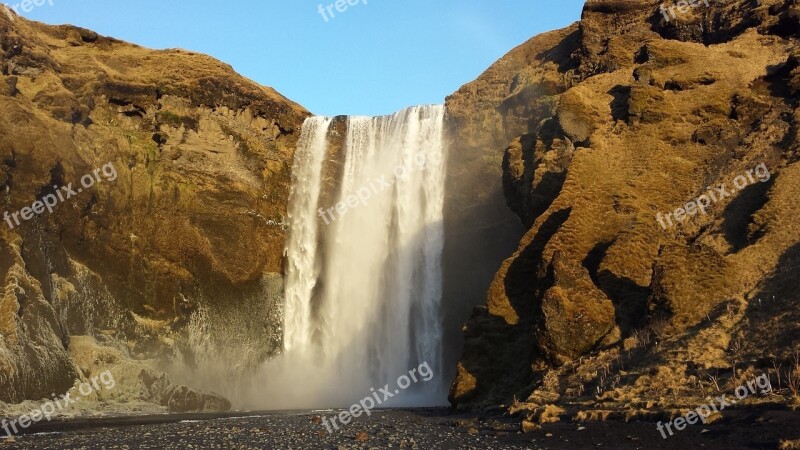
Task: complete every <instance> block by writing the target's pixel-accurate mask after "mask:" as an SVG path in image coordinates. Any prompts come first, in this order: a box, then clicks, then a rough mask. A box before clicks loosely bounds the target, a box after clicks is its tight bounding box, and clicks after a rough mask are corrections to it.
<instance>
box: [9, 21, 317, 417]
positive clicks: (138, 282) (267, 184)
mask: <svg viewBox="0 0 800 450" xmlns="http://www.w3.org/2000/svg"><path fill="white" fill-rule="evenodd" d="M0 49H2V52H1V53H0V67H1V68H2V75H0V110H2V111H3V112H2V114H0V202H1V203H2V210H3V211H7V212H9V213H14V212H18V211H24V210H23V208H26V207H28V208H29V207H31V206H32V205H33V206H35V204H34V202H35V201H36V200H39V199H42V198H43V197H45V196H47V195H50V194H54V195H55V194H58V193H62V194H63V193H65V192H66V191H62V190H61V187H62V186H71V187H72V189H73V190H77V188H81V190H77V192H76V193H75V194H74V195H72V196H71V197H70V198H64V199H63V201H59V202H58V204H57V205H56V206H55V207H54V208H53V211H52V212H49V211H47V210H45V211H44V212H43V213H42V214H38V215H35V217H33V218H32V219H30V220H22V221H21V223H18V224H17V223H15V220H16V219H14V218H11V219H9V220H6V218H5V217H4V218H3V219H4V221H3V223H2V224H0V276H2V277H3V278H2V285H3V288H2V292H3V294H2V295H0V380H2V386H3V389H2V390H0V401H5V402H18V401H21V400H23V399H37V398H44V397H49V396H50V394H51V393H52V392H54V390H55V391H56V392H64V391H65V390H66V389H67V388H69V386H72V384H73V382H74V380H75V379H76V378H81V377H84V376H88V375H87V374H86V373H84V372H85V371H86V370H88V369H85V365H81V364H78V363H77V362H76V361H75V360H74V358H73V357H74V355H71V354H70V351H71V350H72V345H71V343H70V341H71V339H75V337H76V336H77V337H79V338H80V339H84V340H85V339H90V340H95V339H96V340H97V341H98V342H99V344H98V345H100V347H113V348H116V349H117V350H116V351H117V352H118V353H115V358H114V359H115V361H118V360H120V359H123V358H124V359H129V360H130V363H131V364H133V363H134V361H143V360H148V359H152V360H153V361H151V362H153V364H152V365H151V366H150V367H151V369H152V368H153V367H156V368H158V369H157V370H156V369H152V370H156V372H151V371H150V372H147V375H146V377H145V375H144V372H143V375H141V376H138V375H137V376H136V377H133V378H135V379H136V380H139V381H135V383H142V382H143V381H141V380H140V378H141V377H145V378H153V377H155V378H157V379H162V378H160V377H161V376H162V375H159V374H158V373H160V372H158V370H164V371H168V372H170V373H171V374H172V378H173V379H175V381H176V382H182V381H186V382H188V381H187V380H190V381H194V382H195V383H199V384H200V386H194V387H201V388H206V389H210V390H215V391H218V392H219V391H224V390H225V389H226V388H225V383H227V382H229V381H230V380H231V379H234V378H235V376H236V373H239V372H241V371H243V370H246V369H247V367H248V364H256V363H258V362H259V361H262V360H263V359H264V358H265V357H266V356H267V355H269V354H272V353H273V352H274V351H275V350H276V348H277V346H278V344H279V341H280V336H281V332H280V328H281V327H280V320H281V311H280V307H281V305H282V302H281V298H282V283H283V282H282V275H281V272H282V258H283V255H282V253H283V248H284V241H285V234H286V221H285V216H286V205H287V199H288V191H289V186H290V171H291V163H292V158H293V152H294V148H295V143H296V141H297V139H298V137H299V131H300V127H301V124H302V122H303V120H304V118H305V117H307V116H308V115H309V113H308V112H307V111H306V110H305V109H304V108H302V107H300V106H298V105H297V104H295V103H293V102H291V101H289V100H287V99H286V98H284V97H283V96H281V95H280V94H278V93H277V92H275V91H274V90H272V89H270V88H266V87H263V86H259V85H257V84H255V83H253V82H251V81H249V80H247V79H245V78H243V77H241V76H239V75H238V74H236V73H235V72H234V71H233V69H232V68H231V67H230V66H227V65H224V64H222V63H220V62H218V61H216V60H214V59H212V58H210V57H208V56H205V55H200V54H196V53H192V52H188V51H183V50H163V51H153V50H148V49H144V48H141V47H138V46H135V45H130V44H127V43H123V42H120V41H117V40H114V39H111V38H107V37H102V36H99V35H97V34H96V33H94V32H91V31H88V30H85V29H81V28H77V27H72V26H46V25H42V24H38V23H33V22H30V21H27V20H24V19H22V18H17V19H16V20H13V21H12V20H10V19H9V17H7V16H6V15H5V14H0ZM87 174H89V177H90V178H91V177H92V176H94V177H95V182H93V183H92V184H94V186H92V187H91V188H87V187H86V186H85V185H82V184H81V180H82V179H83V178H82V177H84V176H85V175H87ZM67 196H69V195H64V197H67ZM33 209H34V210H35V209H36V208H35V207H34V208H33ZM25 215H26V213H23V214H22V216H21V217H22V218H25ZM27 215H28V216H30V215H31V214H30V211H29V210H28V211H27ZM19 217H20V216H17V218H19ZM270 301H271V302H272V303H271V304H270V303H269V302H270ZM101 353H102V352H101ZM89 359H91V358H90V357H89ZM120 364H121V363H120ZM82 367H84V368H83V369H82ZM98 370H102V368H99V369H98ZM215 370H216V371H217V372H215ZM112 371H113V369H112ZM194 371H196V372H197V373H198V374H199V373H202V374H203V377H200V376H197V375H193V376H189V375H190V373H191V372H194ZM181 374H185V375H186V377H185V378H186V380H181ZM163 379H166V378H163ZM159 386H160V387H159V391H158V393H153V394H152V395H150V394H147V395H144V397H147V398H146V399H147V400H152V401H154V402H156V403H159V402H161V403H163V404H164V405H165V406H167V405H168V406H169V407H170V408H171V409H173V410H192V409H214V408H223V409H224V408H225V407H226V406H225V405H226V402H225V401H224V399H217V400H214V399H215V398H217V397H214V396H210V397H207V398H206V397H203V395H205V394H199V393H197V392H195V391H193V390H192V389H189V388H186V387H181V386H177V385H171V384H170V383H168V382H164V383H161V384H160V385H159Z"/></svg>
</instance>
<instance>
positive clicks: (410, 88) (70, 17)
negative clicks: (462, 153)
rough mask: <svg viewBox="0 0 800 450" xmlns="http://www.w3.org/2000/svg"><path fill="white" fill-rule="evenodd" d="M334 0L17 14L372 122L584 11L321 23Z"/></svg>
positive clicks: (368, 17)
mask: <svg viewBox="0 0 800 450" xmlns="http://www.w3.org/2000/svg"><path fill="white" fill-rule="evenodd" d="M2 1H3V2H4V3H7V4H10V5H14V4H16V3H17V2H21V1H22V0H2ZM40 1H41V0H40ZM334 1H335V0H282V1H278V0H238V1H237V0H229V1H221V0H213V1H212V0H192V1H189V0H183V1H166V0H160V1H156V0H136V1H120V0H44V4H43V5H42V6H37V7H33V9H32V10H31V11H28V12H25V11H22V10H21V9H19V12H20V14H21V15H23V16H25V17H27V18H29V19H33V20H38V21H42V22H45V23H50V24H63V23H70V24H73V25H78V26H81V27H84V28H89V29H92V30H95V31H97V32H98V33H100V34H103V35H106V36H113V37H116V38H119V39H122V40H125V41H129V42H133V43H136V44H139V45H143V46H145V47H149V48H157V49H162V48H183V49H187V50H193V51H197V52H202V53H206V54H209V55H211V56H214V57H215V58H217V59H220V60H222V61H224V62H226V63H228V64H230V65H232V66H233V67H234V69H236V70H237V71H238V72H239V73H241V74H243V75H244V76H246V77H248V78H251V79H253V80H255V81H256V82H258V83H261V84H264V85H267V86H272V87H274V88H275V89H277V90H278V91H280V92H281V93H282V94H283V95H285V96H287V97H289V98H290V99H292V100H294V101H296V102H298V103H300V104H301V105H303V106H305V107H306V108H308V109H309V110H310V111H312V112H313V113H316V114H323V115H338V114H352V115H379V114H388V113H391V112H394V111H396V110H399V109H401V108H404V107H406V106H411V105H416V104H428V103H442V102H443V101H444V98H445V97H446V96H447V95H450V94H451V93H453V92H454V91H456V90H457V89H458V88H459V87H460V86H462V85H463V84H465V83H468V82H470V81H472V80H473V79H475V78H476V77H477V76H478V75H480V74H481V72H483V71H484V70H485V69H486V68H487V67H489V66H490V65H491V64H492V63H493V62H494V61H496V60H497V59H499V58H500V57H502V56H503V55H504V54H505V53H507V52H508V51H509V50H511V49H512V48H514V47H515V46H517V45H519V44H521V43H523V42H525V41H526V40H528V39H529V38H531V37H533V36H534V35H536V34H539V33H541V32H544V31H549V30H553V29H557V28H562V27H564V26H567V25H569V24H570V23H572V22H575V21H577V20H578V19H580V13H581V9H582V7H583V3H584V1H583V0H547V1H545V0H366V4H365V0H358V3H356V4H355V5H353V6H348V7H347V10H346V11H345V12H343V13H340V12H338V11H337V10H336V9H335V8H333V13H334V14H335V17H331V16H330V13H328V12H325V16H327V22H326V20H325V17H323V15H322V14H321V13H320V12H319V6H320V5H322V6H323V9H324V8H327V6H328V5H332V4H333V3H334ZM350 1H351V2H355V1H356V0H350ZM50 3H52V6H51V5H50Z"/></svg>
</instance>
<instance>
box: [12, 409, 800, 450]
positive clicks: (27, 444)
mask: <svg viewBox="0 0 800 450" xmlns="http://www.w3.org/2000/svg"><path fill="white" fill-rule="evenodd" d="M320 414H322V413H313V412H292V413H264V414H259V415H250V416H239V417H236V416H231V415H227V416H219V415H216V416H211V415H184V416H155V417H139V418H118V419H101V420H91V421H87V420H83V421H68V422H55V421H54V422H51V423H44V424H38V425H39V427H38V428H36V429H31V430H30V433H32V434H28V435H23V436H17V437H16V438H15V439H14V441H15V442H9V441H8V440H7V441H5V442H4V441H3V440H2V439H0V449H6V448H20V449H139V448H141V449H272V448H275V449H337V450H338V449H351V448H358V449H372V448H378V449H383V448H409V449H414V448H417V449H523V448H527V449H590V448H591V449H603V448H608V449H642V450H645V449H648V450H649V449H662V448H663V449H684V450H689V449H695V448H707V449H776V448H778V444H779V442H780V440H781V439H798V438H800V414H798V413H795V412H789V411H760V412H736V411H734V412H732V415H730V416H729V417H728V418H727V419H726V420H725V421H724V422H721V423H715V424H712V425H707V426H696V425H695V426H691V427H689V428H687V429H686V430H684V431H682V432H679V433H676V434H675V435H674V436H672V437H670V438H669V439H667V440H664V439H662V437H661V435H660V434H659V433H658V431H656V427H655V424H654V423H651V422H631V423H625V422H587V423H555V424H548V425H544V426H543V428H542V429H541V430H537V431H533V432H530V433H520V432H519V431H518V430H519V424H518V422H517V421H516V420H514V419H511V418H506V417H477V416H470V415H466V414H452V413H451V412H450V411H449V410H447V409H444V408H429V409H397V410H383V411H375V412H373V414H372V416H371V417H365V416H362V417H360V418H358V419H356V420H354V421H353V422H352V423H350V424H349V425H347V426H346V427H345V428H343V429H341V430H340V431H338V432H335V433H334V434H329V433H328V432H327V431H326V430H325V427H324V426H323V425H322V424H319V423H316V422H318V420H317V419H315V417H319V415H320ZM332 414H333V413H332V412H328V413H327V416H328V417H330V416H331V415H332ZM362 440H363V441H362Z"/></svg>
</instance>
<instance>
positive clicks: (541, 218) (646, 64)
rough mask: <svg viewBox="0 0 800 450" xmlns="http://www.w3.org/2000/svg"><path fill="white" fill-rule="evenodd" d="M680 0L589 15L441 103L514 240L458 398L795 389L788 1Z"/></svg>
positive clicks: (796, 24)
mask: <svg viewBox="0 0 800 450" xmlns="http://www.w3.org/2000/svg"><path fill="white" fill-rule="evenodd" d="M693 3H697V5H696V6H693V7H689V8H686V9H685V11H682V10H679V9H676V8H672V9H670V8H666V10H665V11H662V10H661V9H660V6H661V4H660V3H659V2H655V1H640V0H636V1H633V0H631V1H621V0H617V1H612V0H596V1H589V2H587V4H586V6H585V8H584V12H583V17H582V20H581V21H580V22H579V23H577V24H575V25H573V26H571V27H568V28H566V29H564V30H559V31H555V32H551V33H547V34H544V35H541V36H538V37H536V38H534V39H532V40H530V41H529V42H527V43H525V44H523V45H522V46H520V47H519V48H517V49H515V50H513V51H512V52H511V53H509V54H508V55H507V56H506V57H504V58H503V59H502V60H500V61H499V62H498V63H496V64H495V65H494V66H493V67H491V68H490V69H489V70H488V71H487V72H486V73H484V74H483V75H482V76H481V77H480V78H478V79H477V80H476V81H475V82H473V83H471V84H469V85H466V86H464V87H463V88H461V89H460V90H459V91H458V92H457V93H455V94H454V95H453V96H452V97H450V98H449V99H448V102H447V106H448V112H449V113H450V116H451V119H452V121H453V126H454V132H453V133H454V135H455V136H457V139H458V140H460V141H464V142H467V143H469V145H471V146H472V147H474V148H480V149H481V150H479V151H481V155H482V156H483V158H484V159H487V160H488V159H491V158H497V159H500V158H501V157H502V186H503V190H504V192H505V197H506V200H507V203H508V206H509V207H510V208H511V209H512V210H513V211H514V212H516V213H517V214H518V215H519V217H520V219H521V220H522V222H523V223H524V224H525V226H526V227H527V229H528V231H527V233H526V234H525V235H524V237H523V238H522V240H521V242H520V243H519V247H518V249H517V250H516V252H515V253H514V254H513V255H512V256H511V257H510V258H508V259H507V260H505V262H503V263H502V265H501V267H500V270H499V271H498V272H497V274H496V276H495V278H494V281H493V282H492V283H491V287H490V288H489V290H488V299H487V302H486V307H479V308H476V309H475V311H474V312H473V315H472V317H471V319H470V320H469V321H468V322H467V324H466V325H465V326H464V329H463V332H464V336H465V339H466V343H465V349H464V353H463V356H462V358H461V360H460V362H459V365H458V375H457V377H456V380H455V382H454V383H453V385H452V388H451V396H450V398H451V401H452V402H453V403H454V404H456V405H460V406H470V407H478V406H486V405H495V404H498V403H502V404H505V405H506V406H508V405H511V402H512V401H515V400H517V401H519V402H518V403H514V405H513V407H512V410H513V411H526V412H527V413H528V414H529V415H531V416H533V415H535V414H536V413H537V411H538V412H541V409H540V408H542V407H544V406H545V405H549V404H552V403H557V404H559V405H561V406H564V405H571V406H575V405H584V406H586V405H588V404H593V405H595V406H596V407H599V408H606V409H614V408H619V409H625V410H635V409H637V408H648V409H649V408H653V407H660V408H670V407H677V406H681V405H683V404H688V405H696V404H700V403H697V400H696V399H697V398H700V399H702V398H704V397H705V395H710V393H711V392H718V391H720V390H721V391H724V392H730V391H729V390H727V389H729V388H731V387H736V386H738V385H739V384H740V383H739V381H741V380H742V379H744V378H745V377H746V376H748V375H749V374H753V373H770V376H771V377H772V380H773V383H776V384H780V383H781V381H780V380H783V381H782V383H784V384H785V380H786V379H787V376H788V375H790V374H794V375H793V376H795V377H796V376H797V375H800V366H798V365H797V362H796V357H795V356H793V355H796V352H797V351H798V349H800V348H798V342H799V341H798V340H797V338H798V332H800V322H798V320H797V314H796V313H795V312H792V311H796V310H797V303H796V299H797V297H796V292H797V290H796V288H797V279H798V270H797V250H798V248H799V247H800V226H798V225H797V223H798V219H799V218H800V209H798V208H797V195H798V193H799V192H800V165H799V164H798V150H799V149H800V140H798V133H797V130H798V124H800V115H798V110H797V105H798V99H799V98H800V96H799V95H798V94H799V93H800V92H799V91H800V68H798V67H800V65H799V64H798V63H800V53H798V47H797V44H798V33H799V32H800V6H798V5H797V4H796V2H794V1H791V0H787V1H781V0H761V1H756V0H737V1H729V2H715V1H711V2H709V3H710V5H709V6H708V7H707V6H706V5H705V4H704V2H693ZM665 6H667V7H669V6H671V5H670V4H669V3H666V4H665ZM501 142H502V144H501ZM503 149H505V152H503ZM501 155H502V156H501ZM499 164H500V163H498V165H499ZM500 179H501V177H500V176H498V177H497V178H496V180H495V182H496V183H498V184H500V183H501V181H500ZM721 185H724V187H725V190H726V191H727V194H728V195H725V194H722V193H718V192H719V191H718V190H717V188H718V187H720V186H721ZM740 187H741V188H740ZM709 189H711V191H709ZM704 195H705V198H706V199H708V198H709V197H712V195H713V196H714V200H713V201H711V200H709V201H708V204H709V206H708V207H707V208H703V209H705V213H702V212H700V211H699V210H698V208H697V205H698V203H697V202H695V206H694V209H693V212H694V214H692V207H691V206H689V205H687V203H689V202H691V201H693V200H694V199H698V201H700V200H699V198H700V197H701V196H704ZM677 208H684V213H683V214H681V213H678V216H677V218H676V216H675V214H676V209H677ZM686 210H688V211H686ZM659 213H662V215H661V216H658V214H659ZM668 213H669V214H671V217H670V220H671V221H672V224H673V226H671V225H670V223H669V221H667V220H666V219H665V218H664V217H665V215H666V214H668ZM657 217H660V220H662V221H664V223H665V225H664V226H662V225H661V224H660V222H659V219H658V218H657ZM793 361H794V362H793ZM775 387H776V389H777V390H780V389H784V391H783V392H784V393H789V392H790V391H791V389H789V388H790V386H787V385H783V386H780V387H778V386H777V385H776V386H775ZM795 401H796V400H795ZM597 405H599V406H597Z"/></svg>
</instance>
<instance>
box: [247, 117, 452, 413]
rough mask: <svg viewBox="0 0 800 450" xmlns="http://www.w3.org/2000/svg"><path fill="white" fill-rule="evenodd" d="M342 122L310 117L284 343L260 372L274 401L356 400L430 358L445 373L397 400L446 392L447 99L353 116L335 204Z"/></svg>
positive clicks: (299, 172) (297, 190) (426, 400)
mask: <svg viewBox="0 0 800 450" xmlns="http://www.w3.org/2000/svg"><path fill="white" fill-rule="evenodd" d="M331 123H332V120H331V119H330V118H322V117H312V118H310V119H308V120H307V121H306V123H305V124H304V126H303V130H302V135H301V138H300V141H299V144H298V149H297V152H296V156H295V166H294V171H293V186H292V193H291V196H290V205H289V221H290V227H291V228H290V236H289V239H288V244H287V257H288V267H287V274H286V308H285V318H284V352H283V354H282V355H280V356H279V357H277V358H275V359H273V360H271V361H268V362H267V363H266V364H265V366H264V370H263V372H262V373H261V374H260V377H259V379H260V382H262V383H264V384H265V385H266V386H267V387H266V391H267V394H268V396H267V397H266V398H265V399H264V402H262V403H266V406H267V407H269V408H290V407H291V408H304V407H334V406H339V407H343V406H348V405H350V404H352V403H353V402H355V401H358V400H360V399H361V398H363V397H365V396H367V395H369V394H370V388H372V387H375V388H376V389H377V388H379V387H383V386H384V385H385V384H387V383H389V384H390V386H395V385H396V384H395V383H396V380H397V378H398V377H399V376H401V375H403V374H406V375H407V374H408V371H409V369H412V368H416V367H417V366H419V365H420V364H422V363H428V365H429V366H430V367H431V368H432V369H433V372H434V374H435V375H437V376H436V377H435V378H434V379H433V380H431V381H428V382H421V381H420V382H418V383H416V384H415V385H412V386H411V387H410V388H409V389H408V390H407V391H404V392H403V394H402V395H401V396H398V398H397V402H396V403H395V404H397V405H403V404H405V405H424V404H438V403H444V389H443V383H442V380H441V377H440V376H439V375H441V364H442V362H441V360H442V355H441V339H442V317H441V311H440V303H441V297H442V286H441V285H442V268H441V263H442V261H441V255H442V250H443V244H444V231H443V223H442V222H443V206H444V183H445V147H444V136H443V134H444V128H443V127H444V107H443V106H418V107H412V108H409V109H406V110H403V111H401V112H398V113H396V114H394V115H391V116H384V117H349V118H348V119H347V132H346V135H345V136H344V137H343V139H344V148H343V151H344V167H343V168H340V173H341V180H339V185H338V190H337V192H335V193H334V194H335V195H334V196H333V198H334V200H335V201H334V202H333V204H331V205H323V204H322V203H321V200H320V199H321V192H322V189H323V186H324V183H323V180H322V177H323V173H324V166H325V163H326V157H327V152H328V145H329V140H333V139H334V138H339V139H341V137H334V136H330V135H329V134H330V132H329V128H330V125H331ZM337 205H338V207H337ZM260 406H264V405H260Z"/></svg>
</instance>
